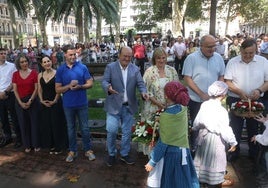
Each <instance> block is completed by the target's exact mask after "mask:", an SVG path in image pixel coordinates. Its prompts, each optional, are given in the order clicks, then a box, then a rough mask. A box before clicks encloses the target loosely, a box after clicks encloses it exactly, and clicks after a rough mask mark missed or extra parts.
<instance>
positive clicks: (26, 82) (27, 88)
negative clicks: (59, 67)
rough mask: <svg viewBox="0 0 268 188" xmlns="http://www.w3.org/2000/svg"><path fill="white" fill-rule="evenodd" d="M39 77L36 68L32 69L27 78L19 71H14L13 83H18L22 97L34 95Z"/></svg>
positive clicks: (18, 89)
mask: <svg viewBox="0 0 268 188" xmlns="http://www.w3.org/2000/svg"><path fill="white" fill-rule="evenodd" d="M37 77H38V74H37V72H36V71H35V70H32V71H31V73H30V74H29V75H28V76H27V78H22V77H21V76H20V73H19V71H16V72H14V74H13V77H12V83H15V84H16V85H17V91H18V94H19V97H20V98H21V99H22V98H24V97H27V96H29V95H32V93H33V92H34V90H35V84H36V83H37Z"/></svg>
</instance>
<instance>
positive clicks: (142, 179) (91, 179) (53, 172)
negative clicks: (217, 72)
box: [0, 139, 256, 188]
mask: <svg viewBox="0 0 268 188" xmlns="http://www.w3.org/2000/svg"><path fill="white" fill-rule="evenodd" d="M80 142H81V141H79V142H78V143H79V145H80V150H79V156H78V158H77V159H76V160H75V161H74V162H73V163H66V162H65V157H66V153H67V151H66V152H64V153H62V154H60V155H50V154H49V152H48V150H44V149H43V150H41V151H40V152H34V151H31V152H30V153H29V154H26V153H25V152H24V151H23V149H22V148H20V149H18V150H16V149H14V148H13V145H12V144H9V145H8V146H6V147H4V148H1V149H0V187H1V188H2V187H3V188H4V187H8V188H35V187H39V188H40V187H41V188H42V187H55V188H61V187H62V188H145V187H146V178H147V172H146V171H145V170H144V164H146V162H147V159H148V158H147V156H145V155H143V153H138V152H137V151H136V144H135V143H133V144H132V149H131V156H132V157H133V158H134V159H135V160H136V163H135V164H134V165H126V164H124V163H122V162H121V161H118V162H117V163H116V165H115V166H113V167H107V166H106V164H105V161H106V157H107V151H106V145H105V139H93V146H94V151H95V154H96V158H97V159H96V160H95V161H88V160H87V159H86V158H85V157H84V155H83V154H84V153H83V151H82V150H81V143H80ZM243 145H244V146H243V147H244V149H243V150H242V151H246V150H247V148H246V145H245V144H243ZM243 147H242V148H243ZM252 169H253V166H252V163H251V162H250V161H249V160H248V158H247V156H246V152H242V156H241V157H240V159H239V160H238V161H236V162H235V163H232V164H228V168H227V170H228V173H229V175H231V177H232V178H233V179H234V180H235V184H234V185H233V186H232V187H233V188H255V187H256V183H255V178H254V177H255V174H254V171H253V170H252ZM76 180H77V181H76ZM71 181H76V182H73V183H72V182H71Z"/></svg>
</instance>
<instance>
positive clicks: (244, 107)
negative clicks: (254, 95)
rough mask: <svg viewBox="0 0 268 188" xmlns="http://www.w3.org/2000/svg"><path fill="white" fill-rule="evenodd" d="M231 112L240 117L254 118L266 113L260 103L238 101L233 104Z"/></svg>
mask: <svg viewBox="0 0 268 188" xmlns="http://www.w3.org/2000/svg"><path fill="white" fill-rule="evenodd" d="M231 111H232V112H233V113H234V114H235V115H236V116H240V117H246V118H252V117H255V116H256V115H258V114H260V113H262V112H263V111H264V105H263V103H261V102H258V101H251V100H248V101H244V100H241V101H238V102H235V103H233V104H232V106H231Z"/></svg>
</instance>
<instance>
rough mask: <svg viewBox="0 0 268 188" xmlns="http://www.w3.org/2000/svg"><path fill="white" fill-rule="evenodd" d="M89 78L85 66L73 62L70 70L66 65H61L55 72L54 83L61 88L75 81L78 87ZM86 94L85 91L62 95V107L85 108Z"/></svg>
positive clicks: (67, 92) (68, 92) (69, 91)
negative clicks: (60, 85) (59, 84)
mask: <svg viewBox="0 0 268 188" xmlns="http://www.w3.org/2000/svg"><path fill="white" fill-rule="evenodd" d="M90 78H91V75H90V74H89V71H88V69H87V67H86V66H85V65H83V64H82V63H80V62H75V63H74V65H73V66H72V68H69V67H68V66H67V65H66V63H64V64H63V65H61V66H60V67H59V68H58V70H57V72H56V83H61V84H62V86H65V85H68V84H69V83H70V82H71V81H72V80H77V81H78V84H79V85H83V84H85V83H86V81H87V80H89V79H90ZM87 103H88V100H87V92H86V90H85V89H79V90H75V91H72V90H68V91H66V92H65V93H63V106H64V107H67V108H71V107H82V106H87V105H88V104H87Z"/></svg>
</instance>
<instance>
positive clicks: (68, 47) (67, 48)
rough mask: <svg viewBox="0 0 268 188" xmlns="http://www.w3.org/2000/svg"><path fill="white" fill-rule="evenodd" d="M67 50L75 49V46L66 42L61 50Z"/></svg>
mask: <svg viewBox="0 0 268 188" xmlns="http://www.w3.org/2000/svg"><path fill="white" fill-rule="evenodd" d="M68 50H75V47H74V46H73V45H71V44H67V45H65V46H63V47H62V51H63V52H64V53H67V51H68Z"/></svg>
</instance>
